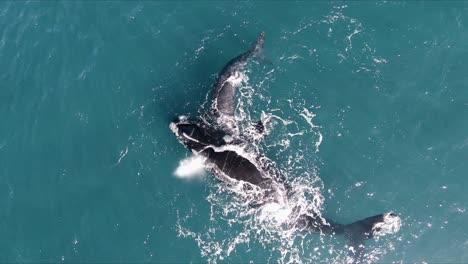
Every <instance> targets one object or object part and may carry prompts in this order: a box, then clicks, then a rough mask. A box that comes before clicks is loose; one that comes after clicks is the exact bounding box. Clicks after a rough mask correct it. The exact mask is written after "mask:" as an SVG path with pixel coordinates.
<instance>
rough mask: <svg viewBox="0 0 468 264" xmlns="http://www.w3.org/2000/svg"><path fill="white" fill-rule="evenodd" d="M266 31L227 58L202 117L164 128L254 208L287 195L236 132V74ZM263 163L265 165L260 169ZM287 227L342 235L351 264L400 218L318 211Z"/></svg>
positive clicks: (258, 51)
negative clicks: (241, 189)
mask: <svg viewBox="0 0 468 264" xmlns="http://www.w3.org/2000/svg"><path fill="white" fill-rule="evenodd" d="M264 40H265V33H264V32H262V33H261V34H260V35H259V37H258V38H257V40H256V41H255V43H254V44H253V45H252V47H251V48H250V49H248V50H247V51H246V52H244V53H242V54H240V55H238V56H237V57H235V58H234V59H232V60H230V61H229V62H228V63H227V64H226V65H225V66H224V67H223V68H222V70H221V71H220V72H219V74H218V78H217V79H216V81H215V83H214V85H213V89H212V98H211V108H210V109H209V110H208V111H206V113H204V115H202V116H198V117H190V116H178V117H175V118H174V120H173V121H172V122H171V123H170V124H169V127H170V129H171V131H172V132H173V133H174V135H175V136H176V138H177V139H178V141H179V142H180V143H181V144H182V145H183V146H185V147H186V148H187V149H188V150H189V151H191V152H192V153H193V154H194V155H198V156H201V157H203V158H204V162H205V166H206V168H207V169H209V171H211V174H212V175H214V176H215V178H216V179H218V180H219V181H221V182H226V183H229V182H230V183H232V182H236V183H242V184H244V186H245V189H253V188H255V189H257V190H259V191H260V192H261V193H262V194H263V196H262V197H261V199H259V200H260V201H259V202H258V203H256V204H250V206H255V207H261V206H263V205H265V204H267V203H269V202H274V201H275V200H278V199H282V198H284V197H286V199H287V197H288V196H289V194H290V193H291V192H293V191H294V190H291V187H290V186H288V184H287V182H285V180H284V177H283V176H282V175H281V173H280V171H279V170H278V169H276V168H275V167H274V166H270V165H271V163H269V162H265V161H269V159H268V158H267V157H265V156H264V154H263V153H258V151H255V150H249V151H247V150H246V148H244V147H243V146H245V145H247V144H251V143H252V142H251V141H249V140H248V139H247V138H246V137H244V136H243V135H241V134H239V130H238V129H237V124H236V116H235V109H236V91H237V90H238V88H239V83H238V82H237V81H236V78H237V76H238V75H239V73H240V72H242V70H243V69H244V67H245V66H246V65H247V64H248V63H249V61H250V60H252V59H255V58H258V57H261V56H262V52H263V46H264ZM253 126H254V128H255V129H256V131H257V132H258V133H259V134H263V133H265V126H264V124H263V123H262V122H261V121H259V122H258V123H256V124H254V125H253ZM265 164H267V165H265ZM288 225H289V226H290V227H291V228H296V229H297V230H299V231H300V232H308V233H319V234H326V235H331V236H336V235H343V236H345V237H347V238H348V239H349V241H350V244H351V246H350V247H349V248H348V249H349V254H350V256H351V257H352V259H353V262H354V263H361V262H362V261H363V260H364V254H365V241H366V240H368V239H371V238H373V237H377V236H381V235H385V234H391V233H396V232H398V230H399V228H400V226H401V219H400V218H399V216H398V215H396V214H395V213H393V212H388V213H382V214H378V215H374V216H371V217H367V218H364V219H361V220H357V221H355V222H352V223H349V224H341V223H337V222H335V221H332V220H330V219H328V218H325V217H322V216H321V215H319V214H317V213H307V214H301V215H298V216H296V217H294V219H292V220H291V221H290V222H289V223H288Z"/></svg>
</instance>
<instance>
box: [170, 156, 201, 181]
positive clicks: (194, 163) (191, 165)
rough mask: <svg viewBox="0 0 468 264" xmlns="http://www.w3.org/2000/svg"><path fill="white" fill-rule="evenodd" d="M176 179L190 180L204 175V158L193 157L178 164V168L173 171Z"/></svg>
mask: <svg viewBox="0 0 468 264" xmlns="http://www.w3.org/2000/svg"><path fill="white" fill-rule="evenodd" d="M174 175H175V176H177V177H178V178H183V179H191V178H196V177H201V176H203V175H205V158H204V157H202V156H199V155H194V156H191V157H188V158H185V159H183V160H181V161H180V162H179V166H178V167H177V169H176V170H175V171H174Z"/></svg>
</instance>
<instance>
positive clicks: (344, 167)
mask: <svg viewBox="0 0 468 264" xmlns="http://www.w3.org/2000/svg"><path fill="white" fill-rule="evenodd" d="M261 31H265V32H266V41H265V49H264V53H265V56H266V57H267V60H268V61H267V62H266V63H265V62H258V63H253V64H252V65H250V66H249V67H248V71H247V75H248V76H249V81H248V83H247V84H246V86H247V88H245V89H244V91H245V92H252V93H253V94H252V96H251V97H242V98H243V99H241V100H244V102H245V104H246V108H247V109H248V111H249V113H250V114H251V115H252V116H253V117H252V119H258V117H259V116H260V113H261V111H264V112H265V113H273V114H275V115H276V116H278V117H280V118H282V119H284V120H289V121H291V122H292V124H290V125H285V124H283V123H282V122H280V121H278V120H279V119H276V120H277V123H276V124H275V125H274V126H273V130H272V133H271V135H270V136H269V137H268V138H267V139H266V141H265V143H264V150H265V152H266V154H267V155H268V156H269V157H270V158H271V159H272V160H273V161H275V162H276V163H277V164H278V166H279V167H280V168H283V169H284V170H287V171H288V172H289V175H290V176H289V177H290V178H291V179H295V180H304V181H306V182H307V184H309V185H308V186H309V187H310V188H316V189H314V190H315V191H316V195H319V196H320V195H322V196H323V198H324V203H323V204H321V205H320V206H321V210H322V212H323V214H324V215H326V216H327V217H329V218H331V219H334V220H336V221H339V222H343V223H348V222H352V221H355V220H357V219H361V218H364V217H367V216H370V215H374V214H379V213H383V212H388V211H393V212H395V213H397V214H398V215H399V216H400V217H401V219H402V227H401V230H400V231H399V232H398V233H397V234H395V235H389V236H385V237H383V238H382V239H379V240H378V241H374V240H372V241H368V243H367V245H368V252H369V259H370V260H371V261H372V262H404V263H412V262H428V263H432V262H468V227H467V225H466V223H467V221H468V218H467V213H466V208H467V206H468V195H467V192H466V189H465V188H466V186H468V177H467V176H468V174H467V171H468V163H467V160H468V121H467V116H468V74H467V72H468V66H466V62H467V61H468V46H467V43H468V5H467V4H466V3H465V2H458V1H453V2H435V1H430V2H421V3H419V2H418V3H416V2H410V3H401V2H376V3H372V2H350V3H344V2H332V3H326V2H310V3H309V2H294V3H289V2H286V1H284V2H263V1H262V2H256V1H250V2H241V3H229V2H224V1H223V2H211V1H204V2H189V1H181V2H166V1H161V2H158V1H112V2H105V1H3V2H1V3H0V117H1V120H2V122H1V126H0V262H77V263H78V262H81V263H82V262H190V261H193V262H200V261H203V262H204V261H218V262H223V261H227V262H250V261H253V262H265V261H270V262H276V261H277V260H278V258H280V257H281V254H280V253H279V252H291V253H290V254H287V255H284V256H283V257H282V260H283V261H285V262H287V261H302V262H306V263H307V262H331V261H334V262H343V261H345V260H346V253H345V252H346V251H345V250H344V245H345V244H346V240H345V239H343V238H339V237H337V238H330V237H326V236H324V237H320V236H319V235H316V234H309V235H305V236H303V237H299V236H298V238H297V240H294V239H291V244H290V245H285V244H284V243H283V242H284V239H283V240H282V239H279V238H278V239H269V241H265V239H266V238H269V236H267V235H266V234H263V233H262V234H257V235H255V236H254V235H252V234H253V233H255V232H254V231H255V230H254V229H251V228H253V227H252V226H250V225H248V221H250V220H251V219H248V218H245V217H244V218H242V215H241V214H236V211H233V210H231V211H229V212H227V213H224V214H223V207H224V206H226V207H228V205H229V204H230V203H231V202H232V199H235V198H232V197H231V196H232V194H231V193H229V192H220V191H219V190H220V189H222V184H220V183H219V182H217V181H216V180H214V179H213V177H210V174H206V175H205V176H204V177H202V178H201V179H196V180H193V179H192V180H187V179H180V178H177V177H175V176H174V171H175V170H176V168H177V167H178V164H179V162H180V161H181V160H182V159H184V158H185V157H188V156H189V153H188V151H187V150H185V149H184V148H183V146H182V145H180V144H179V143H178V142H177V140H176V139H175V137H174V136H173V134H172V133H171V131H170V130H169V128H168V125H169V122H170V121H171V120H172V118H173V117H174V116H176V115H180V114H192V115H195V114H196V113H197V111H198V109H199V108H200V106H201V105H202V104H203V103H204V102H206V98H207V94H208V93H209V91H210V89H211V86H212V84H213V82H214V80H215V77H216V74H217V73H218V72H219V70H220V69H221V68H222V67H223V66H224V64H225V63H226V62H227V61H229V60H230V59H231V58H233V57H234V56H236V55H238V54H240V53H241V52H244V51H245V50H247V49H248V48H249V47H250V45H251V44H252V42H253V41H254V40H255V39H256V37H257V35H258V34H259V32H261ZM249 87H250V88H249ZM304 111H306V112H311V113H314V114H315V115H316V116H315V117H314V118H313V124H314V125H315V126H317V127H312V126H310V124H308V123H307V121H306V119H305V118H304V117H303V115H304V113H305V112H304ZM301 114H303V115H301ZM288 133H289V135H288ZM320 135H322V137H323V141H322V142H321V143H320ZM316 146H317V147H316ZM291 160H292V161H293V162H292V163H288V161H291ZM310 179H313V180H311V181H309V180H310ZM317 197H318V196H317ZM312 200H313V197H311V201H312ZM231 209H232V208H231ZM239 219H241V220H240V222H235V221H236V220H239ZM233 221H234V223H233ZM252 221H253V220H252ZM243 234H246V236H243ZM273 237H274V235H273ZM293 253H294V254H293ZM294 256H295V257H296V258H294Z"/></svg>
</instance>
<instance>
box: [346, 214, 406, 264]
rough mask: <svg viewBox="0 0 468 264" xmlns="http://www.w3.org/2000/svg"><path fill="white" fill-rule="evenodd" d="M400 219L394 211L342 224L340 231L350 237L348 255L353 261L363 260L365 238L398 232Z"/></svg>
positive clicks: (359, 261) (360, 261)
mask: <svg viewBox="0 0 468 264" xmlns="http://www.w3.org/2000/svg"><path fill="white" fill-rule="evenodd" d="M400 226H401V219H400V218H399V217H398V216H397V215H396V214H394V213H385V214H379V215H375V216H371V217H367V218H365V219H362V220H359V221H356V222H354V223H351V224H347V225H342V228H341V230H340V231H341V232H342V233H343V234H344V235H345V236H346V237H348V238H349V239H350V241H351V246H350V247H349V253H350V257H351V258H352V262H353V263H362V262H364V253H365V244H364V242H365V240H368V239H371V238H373V237H379V236H383V235H386V234H394V233H396V232H398V230H399V229H400Z"/></svg>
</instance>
